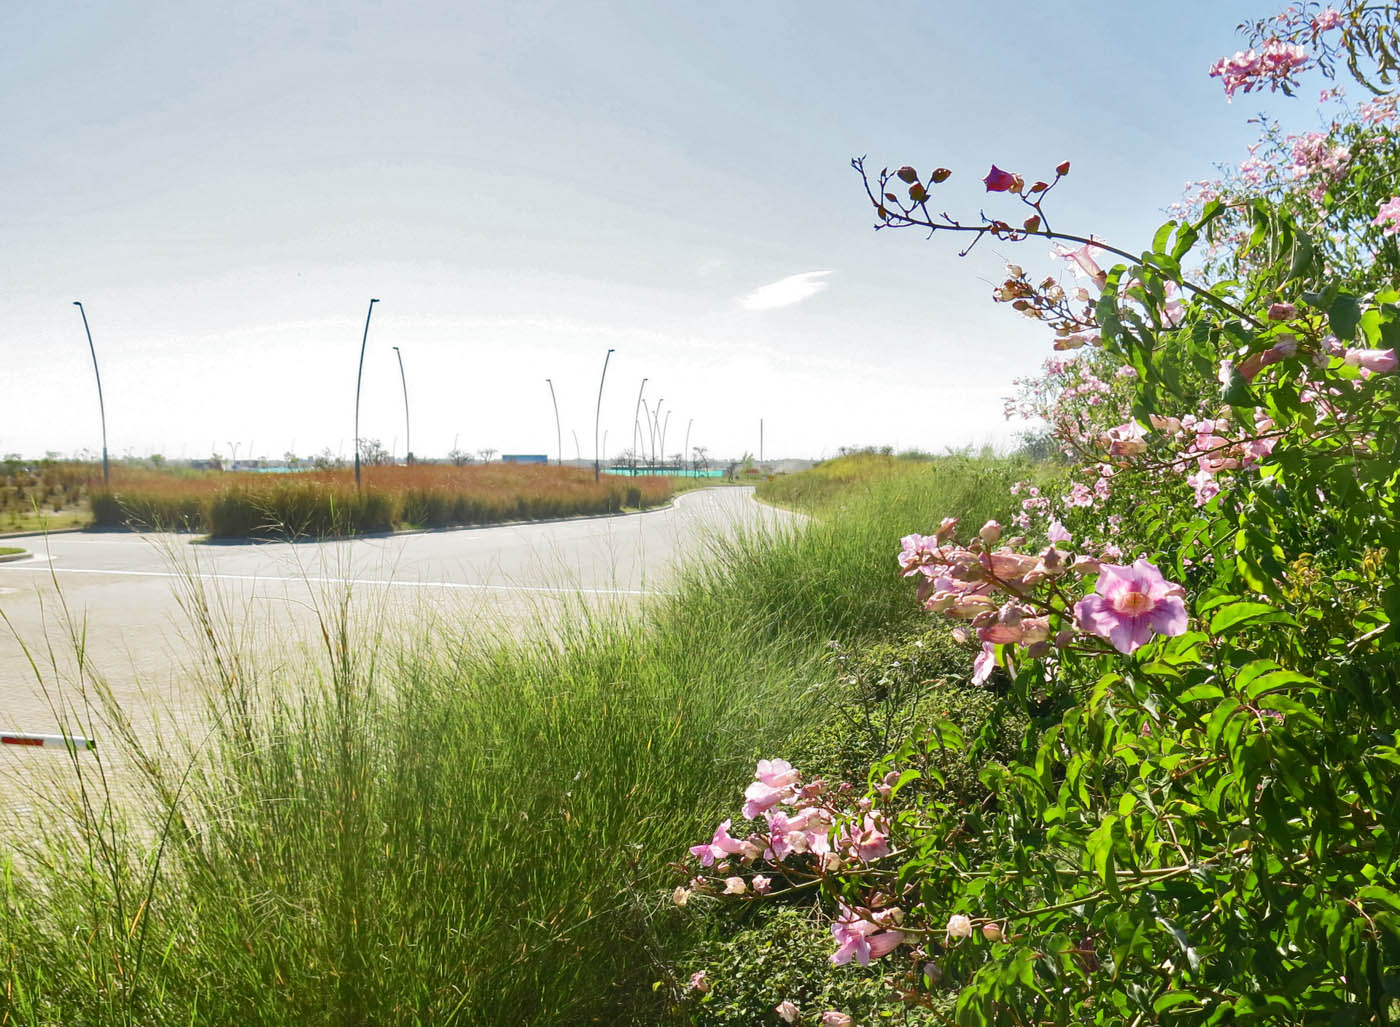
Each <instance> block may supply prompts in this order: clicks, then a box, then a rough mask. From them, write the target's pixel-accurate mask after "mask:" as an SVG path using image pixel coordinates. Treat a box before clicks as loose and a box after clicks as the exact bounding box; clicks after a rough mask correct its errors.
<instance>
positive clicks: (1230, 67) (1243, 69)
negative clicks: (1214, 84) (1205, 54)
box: [1210, 39, 1308, 97]
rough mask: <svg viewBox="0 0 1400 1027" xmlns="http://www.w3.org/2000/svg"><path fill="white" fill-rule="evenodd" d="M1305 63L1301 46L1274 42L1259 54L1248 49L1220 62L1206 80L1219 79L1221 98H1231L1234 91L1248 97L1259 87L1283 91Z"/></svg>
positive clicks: (1275, 40) (1306, 57)
mask: <svg viewBox="0 0 1400 1027" xmlns="http://www.w3.org/2000/svg"><path fill="white" fill-rule="evenodd" d="M1307 63H1308V53H1307V51H1306V50H1304V49H1303V48H1302V47H1301V46H1298V45H1297V44H1294V43H1285V42H1282V41H1280V40H1277V39H1274V40H1270V41H1269V42H1268V43H1266V44H1265V45H1264V46H1263V48H1262V49H1260V50H1254V49H1252V48H1251V49H1249V50H1241V51H1239V52H1237V53H1236V54H1235V55H1234V56H1233V57H1222V58H1220V60H1218V61H1216V62H1215V63H1214V64H1213V65H1211V69H1210V77H1211V78H1218V79H1220V80H1221V81H1222V82H1223V83H1224V85H1225V95H1226V96H1227V97H1233V96H1234V95H1235V91H1236V90H1238V89H1243V90H1244V91H1245V92H1246V93H1248V92H1251V91H1252V90H1254V89H1258V88H1260V87H1262V86H1268V87H1269V88H1270V89H1280V88H1286V87H1287V86H1289V85H1291V84H1292V82H1293V77H1294V75H1295V74H1296V73H1297V72H1298V70H1299V69H1300V68H1302V67H1304V66H1305V65H1306V64H1307Z"/></svg>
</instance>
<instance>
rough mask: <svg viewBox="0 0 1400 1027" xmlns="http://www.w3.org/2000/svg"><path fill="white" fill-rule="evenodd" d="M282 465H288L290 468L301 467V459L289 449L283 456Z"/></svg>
mask: <svg viewBox="0 0 1400 1027" xmlns="http://www.w3.org/2000/svg"><path fill="white" fill-rule="evenodd" d="M282 463H284V464H286V465H287V466H288V467H300V466H301V457H299V456H297V455H296V454H295V453H293V452H292V451H291V450H290V449H289V450H287V451H286V452H285V453H283V454H282Z"/></svg>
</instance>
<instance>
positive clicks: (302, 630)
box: [0, 488, 792, 805]
mask: <svg viewBox="0 0 1400 1027" xmlns="http://www.w3.org/2000/svg"><path fill="white" fill-rule="evenodd" d="M791 520H792V515H788V514H784V513H781V512H779V511H775V510H773V509H771V508H768V507H764V506H761V505H760V504H757V503H755V502H754V501H753V498H752V490H751V489H746V488H745V489H739V488H717V489H706V490H702V491H699V492H692V493H686V494H684V495H682V496H680V497H679V498H678V499H677V500H676V503H675V505H674V506H672V507H670V508H667V509H663V510H656V511H651V512H648V513H644V514H634V515H628V516H622V517H606V518H590V519H584V520H570V521H555V522H546V523H535V524H518V525H504V526H498V527H489V528H473V529H463V530H457V531H442V532H427V533H422V534H403V535H394V536H388V537H375V538H363V539H353V540H345V541H338V542H324V543H300V544H297V543H237V544H202V543H198V542H195V541H194V540H192V539H190V538H189V537H187V536H179V535H135V534H88V533H83V534H64V535H54V536H51V537H49V538H48V539H47V540H46V539H43V538H33V539H29V540H27V543H28V544H29V546H30V548H32V549H34V550H37V553H36V555H35V556H34V557H33V558H31V559H28V560H23V561H19V562H15V563H0V614H3V615H4V618H5V619H6V620H8V622H9V627H8V628H6V627H5V625H4V624H3V623H0V730H10V731H14V730H18V731H34V732H52V731H56V730H57V729H58V721H59V719H60V716H59V715H58V714H56V713H55V710H54V701H55V693H54V691H53V689H52V685H53V683H54V682H56V681H61V682H64V684H65V689H66V691H65V692H64V694H65V695H71V694H72V692H73V687H74V682H75V681H76V680H77V674H76V673H75V671H76V665H77V661H76V659H75V656H74V649H75V647H74V645H73V644H72V642H71V640H70V636H72V635H73V634H74V633H75V632H74V631H72V630H70V629H69V627H68V626H67V624H66V623H65V619H64V617H63V615H62V608H63V605H64V604H66V606H67V609H68V611H69V613H70V617H69V618H68V621H67V623H71V624H74V625H77V627H78V632H77V633H81V634H82V635H84V636H85V645H86V654H87V659H88V660H89V661H90V663H91V666H92V668H93V669H94V670H95V671H96V672H97V673H98V674H100V675H101V677H102V679H103V680H104V681H105V682H106V683H107V684H108V685H109V686H110V688H111V689H112V691H113V693H114V694H115V695H116V696H117V698H118V699H119V701H120V702H121V704H122V705H123V707H124V708H125V709H127V710H129V711H131V713H132V715H133V716H135V717H136V718H137V719H138V720H140V721H142V722H143V723H147V724H150V725H151V726H152V727H153V728H155V729H160V727H159V725H160V724H161V723H166V724H169V723H170V722H171V717H172V715H178V714H179V713H180V712H181V711H188V710H189V709H191V708H193V704H194V703H195V697H194V696H193V695H192V694H191V692H192V686H191V684H190V681H191V679H192V677H193V673H192V671H191V669H190V668H191V667H193V666H194V665H195V664H196V663H197V660H198V658H199V651H200V650H199V646H198V645H197V644H194V642H193V641H192V631H191V625H190V622H189V618H188V616H187V615H186V614H185V613H184V612H183V611H182V610H181V607H180V603H179V600H178V598H177V597H178V595H179V592H180V591H181V588H182V582H185V583H187V582H188V581H189V580H190V578H191V575H193V576H194V577H196V578H197V579H198V581H199V582H201V583H202V584H203V585H204V587H205V588H206V589H207V591H208V594H209V595H210V596H211V598H212V599H213V600H214V601H215V602H218V603H221V604H222V606H223V608H224V609H226V610H227V611H228V612H229V616H228V618H227V623H229V624H230V625H231V626H232V627H233V628H234V630H235V632H236V633H237V634H238V635H240V636H241V637H242V638H243V639H244V640H245V641H251V642H252V643H253V647H254V648H256V649H258V650H259V651H261V652H266V653H267V654H269V655H271V654H274V653H281V652H290V651H293V650H294V648H295V646H296V645H298V644H300V643H301V642H302V641H304V640H306V639H308V638H310V637H312V636H311V632H312V631H313V630H314V623H315V620H314V618H315V612H314V609H315V606H316V604H318V603H322V604H324V603H325V602H326V601H327V600H328V599H330V598H331V597H333V596H335V595H338V594H340V593H342V592H344V590H345V589H346V587H347V586H348V588H349V592H350V595H351V597H352V602H353V604H354V607H355V609H356V610H358V611H359V612H360V613H361V615H362V617H363V619H364V622H365V623H366V624H367V625H368V626H369V627H370V628H371V629H382V630H385V631H386V632H387V633H388V634H390V635H393V634H395V633H396V631H397V630H404V631H407V630H410V629H411V626H412V625H415V624H418V625H421V624H422V623H424V620H423V618H422V617H421V616H419V615H421V614H422V613H423V612H425V611H427V612H430V613H431V614H433V615H436V616H441V617H444V618H447V619H448V622H449V623H451V624H452V625H454V626H460V625H473V624H475V625H479V626H480V627H481V628H482V629H483V630H501V629H502V628H504V629H506V630H519V629H520V628H521V626H522V625H527V624H529V623H532V622H534V621H537V620H543V621H544V622H545V623H548V621H549V619H550V617H551V616H552V615H553V614H555V613H557V611H558V610H559V609H560V608H562V607H563V606H565V605H567V604H570V603H574V602H578V601H585V602H590V603H595V604H612V603H624V604H634V603H638V602H644V601H645V598H646V597H647V596H649V595H654V594H656V593H658V592H662V591H664V590H665V589H666V588H667V587H668V584H669V582H670V579H671V576H672V573H673V571H674V569H675V568H676V567H677V565H678V563H679V561H681V560H683V559H685V558H687V557H692V556H699V555H701V554H702V553H703V550H704V540H705V539H706V538H707V537H712V536H713V535H714V534H715V533H717V532H724V531H727V530H732V529H733V528H735V526H737V525H760V524H767V525H773V524H783V523H790V522H791ZM22 643H23V644H22ZM26 646H27V647H28V649H29V653H30V655H31V656H33V657H35V658H36V659H37V660H38V662H39V663H40V664H41V667H43V668H44V677H45V678H46V679H47V681H48V684H49V687H48V688H45V687H41V686H40V685H39V684H38V682H37V681H36V675H35V673H34V670H33V669H32V667H31V666H30V663H29V659H30V657H29V656H27V655H26V653H25V647H26ZM180 719H182V718H180V717H179V716H174V720H176V721H178V720H180ZM94 731H95V732H99V733H100V732H101V726H100V725H97V726H96V727H95V728H94ZM63 758H65V754H64V753H62V752H61V751H44V752H39V751H35V750H17V749H16V748H15V747H13V746H0V805H3V804H4V796H3V791H4V790H5V787H6V777H7V770H8V771H9V774H10V776H11V777H12V775H13V774H15V773H19V774H20V775H21V776H23V775H24V771H23V770H22V769H20V770H18V771H16V769H15V768H16V767H21V768H22V767H23V766H26V765H34V764H36V763H38V762H41V761H42V762H52V761H55V760H62V759H63ZM12 783H13V782H12Z"/></svg>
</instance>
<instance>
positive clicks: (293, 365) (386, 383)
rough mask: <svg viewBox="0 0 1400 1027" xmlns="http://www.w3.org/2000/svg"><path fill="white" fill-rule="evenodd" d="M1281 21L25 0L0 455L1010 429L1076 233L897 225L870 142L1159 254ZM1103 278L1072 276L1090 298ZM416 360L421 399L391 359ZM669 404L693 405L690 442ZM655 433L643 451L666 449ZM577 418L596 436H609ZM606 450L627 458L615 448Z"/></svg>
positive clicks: (19, 14)
mask: <svg viewBox="0 0 1400 1027" xmlns="http://www.w3.org/2000/svg"><path fill="white" fill-rule="evenodd" d="M1272 9H1273V8H1272V7H1270V6H1269V5H1267V4H1265V5H1260V4H1257V3H1240V2H1229V0H1221V2H1208V0H1182V2H1178V3H1172V4H1165V3H1157V2H1144V3H1135V4H1122V3H1115V4H1109V3H1102V2H1087V0H1068V2H1060V3H1056V4H1043V3H1037V4H1030V3H1024V4H1023V3H1010V4H996V5H993V4H970V3H965V2H959V3H953V2H942V0H928V2H922V3H920V2H907V0H896V2H891V3H885V4H881V5H857V4H845V3H834V2H821V0H804V2H802V3H797V2H787V0H774V2H761V0H744V2H730V0H710V2H708V3H705V4H679V3H663V2H642V0H633V2H627V3H624V2H620V0H619V2H614V0H567V2H550V0H511V2H499V3H482V2H473V0H454V2H450V3H448V2H438V0H422V2H414V3H403V2H402V0H392V2H377V0H347V2H344V3H334V4H332V3H324V2H300V3H288V2H284V0H276V2H257V0H252V2H242V3H239V4H229V5H222V4H221V5H214V4H189V3H186V2H178V3H170V2H164V0H140V2H128V0H112V2H107V3H72V4H61V5H56V4H53V3H51V2H48V0H38V2H35V0H7V2H6V3H5V4H3V5H0V37H3V38H4V39H5V40H6V41H7V55H6V56H7V59H6V61H5V62H4V63H3V65H0V130H3V134H4V139H5V144H6V145H5V146H4V147H3V148H0V241H3V245H0V452H3V453H9V452H19V453H22V454H25V455H27V456H40V455H43V454H44V453H46V452H57V453H60V454H63V455H65V456H66V455H72V454H76V453H80V452H82V451H84V450H87V451H94V452H95V451H99V450H100V448H101V424H100V421H99V414H98V402H97V389H96V385H95V383H94V379H93V366H92V358H91V356H90V355H89V352H88V347H87V339H86V337H85V336H84V334H83V325H82V320H81V317H80V315H79V312H78V309H77V308H76V307H74V306H73V305H72V304H73V301H74V300H81V301H82V302H83V304H84V308H85V310H86V312H87V316H88V319H89V323H90V326H91V330H92V337H93V342H94V344H95V348H96V353H97V359H98V362H99V366H100V371H101V376H102V386H103V391H104V396H105V404H106V419H107V431H108V444H109V449H110V452H111V454H112V456H113V457H114V458H116V457H120V456H124V455H135V456H145V455H147V454H150V453H162V454H164V455H166V456H167V457H170V458H200V457H207V456H208V455H209V454H210V453H211V452H214V451H217V452H219V453H221V454H222V455H224V456H225V457H228V456H231V455H233V454H234V453H236V454H237V456H238V457H239V458H245V457H248V456H250V455H254V454H257V455H264V456H269V457H281V456H282V454H283V453H285V452H287V451H293V452H296V453H299V454H302V455H309V454H314V453H318V452H321V451H322V450H325V449H329V450H331V451H332V452H333V453H336V454H341V455H345V456H349V455H350V454H351V453H352V452H353V442H352V440H353V438H354V433H355V421H354V416H355V385H356V378H357V370H358V359H359V354H360V348H361V342H362V337H363V334H364V326H365V316H366V311H367V309H368V306H369V300H370V298H371V297H375V298H378V299H379V303H378V304H376V305H375V307H374V312H373V316H372V318H371V320H370V325H369V332H368V343H367V347H366V352H365V358H364V372H363V386H362V393H361V398H360V411H359V417H360V435H361V437H362V438H372V439H378V440H379V441H380V442H381V444H382V445H383V446H385V447H386V448H389V449H392V450H393V451H394V452H396V453H397V454H398V455H400V456H401V455H402V454H403V453H404V451H405V449H406V442H407V438H406V437H407V436H408V435H409V433H410V432H411V441H412V448H413V449H414V451H415V452H416V453H417V454H419V455H420V456H424V457H442V456H444V455H445V454H447V452H448V451H449V450H451V449H453V448H454V447H455V448H459V449H462V450H467V451H473V452H474V451H477V450H480V449H487V448H489V449H494V450H496V451H498V452H509V453H548V454H550V455H551V456H553V455H555V454H556V452H557V450H558V448H559V445H558V442H557V438H558V436H557V435H556V427H555V420H554V413H553V407H552V406H551V402H550V394H549V387H548V385H547V384H546V378H549V379H552V381H553V384H554V387H555V390H556V395H557V398H558V406H559V418H560V424H561V430H560V434H562V439H563V444H562V448H563V453H564V457H565V458H566V459H569V458H573V457H574V456H575V455H576V454H577V455H580V456H582V457H584V458H591V457H592V456H593V450H594V441H593V438H594V421H595V410H596V408H597V403H598V387H599V380H600V375H601V373H602V371H603V367H604V359H605V355H606V353H607V351H608V350H609V349H610V348H611V349H613V350H614V351H615V352H613V353H612V355H611V357H610V358H609V359H608V363H607V377H606V382H605V387H604V392H603V396H602V404H601V416H600V422H599V427H600V434H601V433H602V432H606V433H607V441H606V453H605V455H615V454H617V453H618V451H619V450H621V449H625V448H627V447H629V446H630V445H631V444H632V442H631V439H632V437H633V435H634V427H633V426H634V414H635V411H636V409H637V397H638V392H639V387H641V385H642V379H643V378H646V379H647V382H646V385H645V390H644V394H643V399H644V401H645V402H646V403H647V405H648V407H650V408H654V407H655V406H656V405H657V404H658V403H659V404H660V411H661V413H660V418H661V419H662V420H663V422H664V423H665V425H666V432H667V434H666V441H665V450H666V451H667V452H669V453H677V452H680V451H681V449H682V447H683V446H684V445H686V438H685V436H686V435H687V432H688V433H689V438H688V442H689V445H690V446H691V447H692V448H693V447H696V446H702V447H705V449H706V450H707V451H708V453H709V455H710V456H711V457H737V456H739V455H741V454H743V453H745V452H752V453H754V454H757V453H758V450H759V445H760V439H759V435H760V421H761V422H762V426H763V451H764V456H765V457H767V458H768V459H774V458H783V457H808V458H817V457H823V456H830V455H834V454H835V453H836V452H837V451H838V450H839V449H840V448H841V447H851V446H862V445H877V446H879V445H891V446H894V447H896V448H899V449H906V448H920V449H925V450H931V451H941V450H942V449H944V448H947V447H961V446H965V445H974V446H980V445H983V444H987V443H992V444H998V445H1006V444H1009V442H1010V440H1011V439H1012V438H1013V436H1014V433H1015V432H1016V431H1017V430H1019V428H1020V427H1021V425H1019V424H1017V423H1014V422H1013V423H1008V422H1007V421H1006V420H1005V419H1004V417H1003V415H1002V403H1001V397H1003V396H1005V395H1007V394H1008V393H1009V392H1010V391H1012V389H1013V387H1014V386H1013V381H1014V379H1015V378H1017V377H1020V376H1025V375H1030V374H1033V373H1035V371H1036V369H1037V367H1038V366H1039V364H1040V362H1041V361H1042V360H1043V359H1044V358H1045V357H1046V356H1047V355H1048V354H1049V338H1048V336H1047V333H1045V332H1044V331H1043V330H1041V329H1038V328H1037V327H1036V326H1035V325H1033V324H1031V323H1030V322H1028V321H1026V320H1024V319H1023V318H1020V317H1019V316H1018V315H1016V314H1014V313H1013V312H1011V311H1010V310H1009V309H1007V308H1005V307H999V306H997V305H996V304H994V303H992V302H991V299H990V292H991V287H992V284H993V282H994V280H996V279H997V276H998V272H999V271H1000V270H1001V267H1002V265H1003V264H1004V262H1005V261H1006V260H1008V259H1011V260H1015V261H1016V262H1017V263H1020V264H1023V265H1025V266H1026V267H1027V268H1028V269H1036V271H1042V270H1043V271H1044V272H1045V273H1060V272H1061V271H1062V270H1063V265H1056V264H1055V263H1054V262H1052V261H1051V260H1049V255H1048V247H1046V246H1045V244H1044V242H1043V241H1032V242H1031V243H1027V244H1022V245H1020V246H1015V245H1010V244H999V243H996V242H995V241H994V240H985V241H984V242H983V244H981V245H980V246H979V247H978V248H977V249H976V250H974V251H973V254H972V255H971V256H969V257H967V258H959V257H958V256H957V255H956V251H957V250H958V249H959V248H961V245H962V243H961V242H960V241H956V240H954V239H950V238H947V237H944V236H935V237H933V238H931V239H930V238H927V237H926V235H924V234H919V233H915V232H912V231H910V232H902V233H901V232H890V231H882V232H875V231H873V230H872V226H873V217H872V213H871V211H870V209H869V206H868V203H867V201H866V199H865V196H864V193H863V191H862V187H861V184H860V180H859V178H858V176H857V175H856V174H855V172H854V171H853V170H852V169H851V167H850V159H851V158H852V157H853V156H859V155H868V161H869V163H870V164H871V165H873V166H874V167H875V168H877V169H878V168H879V167H881V166H885V165H888V166H889V167H897V166H899V165H901V164H905V163H908V164H913V165H915V166H916V167H919V168H920V169H928V168H932V167H934V166H945V167H948V168H951V169H953V171H954V174H953V177H952V178H951V179H949V181H948V182H946V183H945V184H944V185H941V186H939V187H938V189H939V190H940V191H941V194H940V200H942V201H944V202H945V204H946V206H947V207H948V208H949V209H950V210H951V211H953V212H962V213H963V214H966V215H970V216H971V217H973V218H975V217H976V214H977V212H978V211H979V210H984V209H985V210H986V211H987V212H988V213H989V214H994V215H997V216H1006V217H1008V219H1010V216H1011V215H1015V216H1016V218H1017V219H1018V220H1019V218H1020V216H1021V215H1020V214H1019V213H1018V212H1017V210H1018V208H1017V207H1015V206H1014V205H1013V202H1012V201H1007V200H1006V199H1005V198H1004V197H999V196H989V195H988V194H986V193H985V192H984V190H983V187H982V185H981V181H980V180H981V178H982V177H983V176H984V175H985V174H986V173H987V169H988V168H989V167H990V165H991V164H992V163H994V162H995V163H996V164H997V165H999V166H1000V167H1002V168H1005V169H1008V170H1012V171H1017V172H1020V173H1022V174H1024V175H1025V176H1026V177H1027V179H1028V180H1029V179H1031V178H1033V177H1049V175H1051V174H1053V168H1054V166H1055V165H1056V164H1058V163H1059V162H1060V161H1062V160H1069V161H1071V162H1072V169H1071V172H1070V176H1069V178H1067V179H1066V180H1065V181H1064V182H1063V183H1062V184H1061V185H1060V186H1059V187H1058V188H1057V189H1056V192H1055V195H1054V197H1053V203H1052V204H1051V206H1050V208H1049V209H1050V210H1052V211H1053V212H1054V214H1055V218H1054V223H1055V224H1056V227H1063V228H1064V229H1065V230H1078V231H1082V232H1084V233H1085V234H1087V233H1089V232H1094V233H1095V234H1097V235H1099V236H1100V237H1103V238H1106V239H1108V240H1110V241H1113V242H1116V243H1118V244H1120V245H1124V246H1125V248H1128V249H1133V248H1141V247H1143V246H1145V245H1146V244H1147V242H1148V241H1149V240H1150V238H1151V233H1152V231H1153V229H1154V228H1155V227H1156V226H1157V225H1158V224H1159V223H1160V222H1162V221H1163V220H1165V219H1166V214H1165V213H1164V209H1165V207H1166V206H1167V205H1168V204H1170V203H1171V202H1172V201H1174V200H1176V199H1177V198H1178V197H1179V195H1180V193H1181V191H1182V189H1183V186H1184V184H1185V183H1186V181H1188V180H1191V179H1197V178H1202V177H1209V176H1211V175H1212V174H1213V164H1214V163H1215V162H1217V161H1222V160H1232V161H1237V160H1239V159H1240V158H1241V157H1242V156H1243V155H1244V147H1245V146H1246V145H1247V144H1248V143H1249V142H1250V141H1252V140H1253V138H1254V137H1255V134H1256V133H1255V130H1254V129H1253V128H1252V127H1251V126H1249V125H1248V124H1247V123H1246V122H1247V120H1248V119H1249V118H1250V117H1251V116H1252V115H1254V114H1256V113H1258V112H1259V111H1260V110H1269V111H1270V112H1272V113H1274V114H1279V115H1283V116H1284V117H1285V121H1286V122H1287V119H1290V118H1291V119H1293V122H1294V123H1301V124H1305V125H1309V126H1310V121H1309V119H1310V118H1311V119H1315V117H1316V115H1315V113H1314V112H1313V111H1312V109H1311V108H1310V107H1308V105H1307V104H1306V103H1305V102H1302V101H1291V102H1290V101H1286V100H1284V99H1283V98H1282V97H1281V96H1279V97H1275V96H1270V95H1267V94H1266V95H1265V96H1264V97H1263V98H1255V97H1241V98H1239V99H1237V100H1236V102H1235V103H1234V104H1229V103H1227V102H1226V101H1225V99H1224V96H1223V92H1222V90H1221V88H1220V85H1219V83H1218V82H1216V81H1213V80H1211V79H1210V78H1208V76H1207V74H1206V71H1207V68H1208V67H1209V65H1210V64H1211V63H1212V62H1213V61H1214V60H1215V59H1216V58H1217V57H1219V56H1220V55H1222V54H1225V53H1229V52H1233V51H1234V50H1236V49H1238V48H1239V47H1240V46H1241V45H1242V43H1241V40H1240V39H1239V38H1238V37H1237V35H1236V34H1235V29H1234V27H1235V25H1236V24H1238V23H1240V22H1242V21H1245V20H1247V19H1250V18H1254V17H1258V16H1262V15H1265V14H1268V13H1270V12H1271V11H1272ZM1066 277H1068V275H1066ZM395 346H397V347H399V352H400V353H401V354H402V359H403V365H404V371H405V380H406V384H407V391H408V400H409V409H408V417H409V421H408V426H407V428H406V426H405V410H404V397H403V383H401V380H400V375H399V365H398V363H397V361H396V354H395V352H394V349H393V347H395ZM668 418H669V419H668ZM644 430H645V429H644ZM575 433H577V437H578V440H579V441H578V443H577V446H576V444H575V442H574V434H575ZM600 442H601V439H600Z"/></svg>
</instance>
